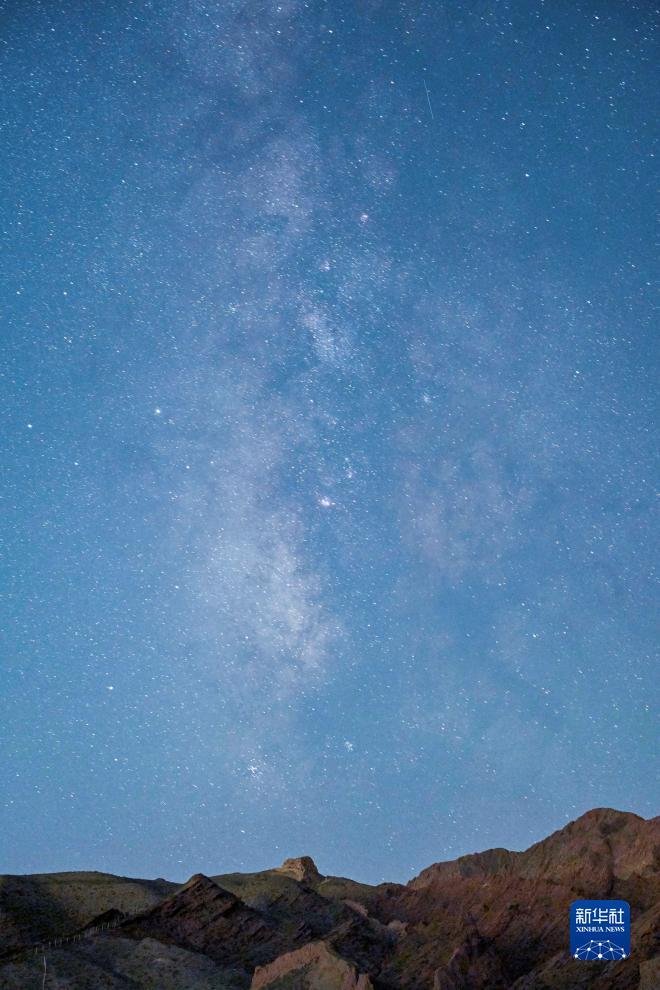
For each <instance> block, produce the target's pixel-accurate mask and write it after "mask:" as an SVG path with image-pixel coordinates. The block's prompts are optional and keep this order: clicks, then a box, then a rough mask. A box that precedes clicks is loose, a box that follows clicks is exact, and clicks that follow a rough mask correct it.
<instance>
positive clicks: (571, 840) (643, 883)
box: [408, 808, 660, 908]
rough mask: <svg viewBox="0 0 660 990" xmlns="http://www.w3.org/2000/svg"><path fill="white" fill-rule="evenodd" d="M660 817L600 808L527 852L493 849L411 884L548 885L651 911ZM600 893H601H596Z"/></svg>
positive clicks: (659, 864)
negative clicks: (509, 881)
mask: <svg viewBox="0 0 660 990" xmlns="http://www.w3.org/2000/svg"><path fill="white" fill-rule="evenodd" d="M659 868H660V818H652V819H650V820H648V821H647V820H645V819H644V818H640V817H639V816H638V815H633V814H630V813H627V812H621V811H615V810H614V809H612V808H596V809H594V810H593V811H589V812H587V813H586V814H585V815H582V816H581V817H580V818H578V819H577V820H576V821H574V822H571V823H570V824H568V825H566V826H565V827H564V828H562V829H560V830H559V831H557V832H554V833H553V834H552V835H550V836H548V838H547V839H542V840H541V841H540V842H537V843H535V844H534V845H533V846H531V847H530V848H529V849H526V850H525V851H524V852H509V850H507V849H488V850H486V852H482V853H474V854H472V855H469V856H461V857H459V859H456V860H451V861H449V862H444V863H434V864H433V866H429V867H427V868H426V869H425V870H422V872H421V873H420V874H419V876H417V877H415V878H414V879H413V880H411V881H410V882H409V884H408V886H409V887H411V888H413V889H421V888H423V887H428V886H430V885H432V884H436V883H441V882H445V881H447V880H453V879H456V878H459V877H461V878H466V879H467V878H471V877H472V878H483V879H486V878H489V877H516V878H520V879H523V880H533V881H540V880H547V881H549V882H552V883H556V884H562V885H564V886H567V887H570V889H571V890H573V891H575V893H576V895H580V894H584V895H585V896H589V897H596V896H598V897H621V898H624V899H626V900H632V901H633V903H635V904H637V905H639V906H640V907H642V908H646V907H647V906H649V904H651V903H653V901H654V899H655V898H656V897H657V879H658V872H659ZM596 892H597V893H596Z"/></svg>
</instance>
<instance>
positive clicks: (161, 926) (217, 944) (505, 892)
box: [0, 808, 660, 990]
mask: <svg viewBox="0 0 660 990" xmlns="http://www.w3.org/2000/svg"><path fill="white" fill-rule="evenodd" d="M581 896H587V897H592V898H595V899H601V898H608V897H615V898H621V899H624V900H628V901H629V903H630V905H631V911H632V918H633V925H632V929H633V949H632V954H631V958H630V959H628V960H625V961H622V962H612V963H606V964H603V965H600V964H597V965H596V966H595V968H594V965H593V964H584V963H581V962H579V961H577V962H576V961H575V960H573V959H571V958H570V957H569V955H568V952H567V939H568V922H567V917H568V906H569V904H570V903H571V901H572V900H574V899H577V898H578V897H581ZM104 920H105V923H106V926H107V925H111V926H112V927H111V928H107V927H106V928H102V927H101V926H102V924H103V921H104ZM659 920H660V818H657V817H656V818H651V819H644V818H642V817H641V816H639V815H636V814H633V813H631V812H623V811H618V810H616V809H612V808H595V809H592V810H591V811H588V812H586V813H585V814H583V815H581V816H580V817H579V818H577V819H576V820H575V821H572V822H569V823H568V824H567V825H565V826H564V827H563V828H561V829H558V830H556V831H555V832H553V833H551V834H550V835H548V836H546V837H545V838H543V839H541V840H539V841H538V842H536V843H533V844H532V845H531V846H530V847H529V848H528V849H526V850H522V851H520V852H515V851H511V850H507V849H504V848H495V849H488V850H484V851H482V852H477V853H470V854H468V855H466V856H460V857H458V858H457V859H454V860H449V861H445V862H437V863H433V864H431V865H430V866H428V867H426V868H425V869H424V870H422V871H421V872H420V873H419V874H417V876H415V877H413V878H411V880H409V881H408V883H407V884H398V883H381V884H378V885H370V884H363V883H359V882H357V881H353V880H351V879H350V878H347V877H333V876H325V875H324V874H322V873H321V872H320V871H319V870H318V868H317V866H316V863H315V862H314V860H313V859H312V857H311V856H308V855H304V856H298V857H290V858H288V859H286V860H285V861H284V863H283V864H282V865H281V866H279V867H273V868H271V869H267V870H262V871H258V872H256V873H226V874H218V875H217V876H213V877H208V876H205V875H204V874H201V873H197V874H193V876H191V877H190V878H189V880H188V881H186V882H185V883H183V884H176V883H171V882H169V881H166V880H163V879H162V878H158V879H156V880H140V879H136V878H130V877H116V876H114V875H112V874H104V873H98V872H96V871H86V872H83V873H74V872H63V873H57V874H33V875H28V876H19V875H6V876H0V990H22V988H23V987H27V986H30V985H37V984H35V983H34V981H35V978H36V975H37V973H38V970H39V965H40V958H41V955H44V954H45V955H47V962H48V966H49V967H50V969H49V973H50V975H49V980H50V982H49V984H48V986H49V987H53V988H58V990H59V988H62V990H64V988H65V987H66V988H67V990H68V988H70V987H72V988H75V987H76V986H80V987H81V988H83V987H85V988H89V990H97V988H99V990H100V988H101V987H103V988H104V990H105V988H110V990H128V988H131V990H134V988H136V987H138V988H139V987H144V988H145V990H147V988H154V990H155V988H158V990H222V988H225V990H248V988H250V987H252V988H253V990H262V988H263V990H266V988H267V990H307V988H308V990H342V988H343V990H347V988H349V987H351V988H356V990H424V988H428V990H498V988H499V990H514V988H515V990H564V988H565V990H569V988H570V990H573V988H574V987H585V988H587V987H591V986H594V987H598V988H600V987H602V988H611V990H638V988H639V990H650V988H651V987H655V986H660V948H659V946H658V942H657V930H658V921H659ZM72 933H74V937H75V939H76V941H73V942H67V943H66V944H65V945H53V944H50V943H52V940H53V939H58V938H62V937H65V936H69V937H70V936H71V935H72ZM44 943H49V944H48V946H47V948H45V949H42V950H40V956H39V958H37V956H35V954H34V950H35V946H37V945H42V946H43V945H44ZM30 953H32V955H31V954H30Z"/></svg>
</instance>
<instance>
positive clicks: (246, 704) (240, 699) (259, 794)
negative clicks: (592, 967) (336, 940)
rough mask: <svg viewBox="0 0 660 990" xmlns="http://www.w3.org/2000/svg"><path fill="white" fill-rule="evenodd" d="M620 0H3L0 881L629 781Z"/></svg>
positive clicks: (643, 733) (297, 837)
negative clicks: (3, 875) (99, 0)
mask: <svg viewBox="0 0 660 990" xmlns="http://www.w3.org/2000/svg"><path fill="white" fill-rule="evenodd" d="M656 26H657V24H656V22H655V18H654V11H653V9H652V5H651V4H648V3H641V2H639V3H637V2H626V3H619V2H599V3H597V2H593V3H591V2H590V3H586V2H582V3H579V2H578V3H576V2H570V3H569V2H566V3H564V2H559V3H555V2H553V3H543V2H535V0H511V2H504V0H502V2H495V0H491V2H485V0H484V2H478V0H475V2H472V3H465V4H456V3H448V2H447V3H442V2H433V3H395V2H387V3H385V2H380V0H361V2H357V3H356V2H354V0H351V2H333V3H327V4H326V3H320V2H319V3H312V2H310V3H303V2H301V0H282V2H281V3H279V4H278V3H275V2H273V3H261V2H251V0H240V2H238V0H234V2H229V0H228V2H208V3H204V2H193V0H187V2H184V0H158V2H148V0H135V2H129V0H123V2H122V0H116V2H113V3H110V4H107V5H99V4H89V3H85V2H82V0H78V2H75V0H74V2H72V0H67V2H66V3H58V2H55V0H49V2H47V3H46V2H43V3H39V2H35V0H22V2H21V3H18V2H4V3H0V36H1V44H0V56H1V58H2V63H1V68H0V72H1V74H2V80H1V81H2V85H1V86H0V102H1V108H0V126H1V129H2V130H1V133H2V155H3V158H4V161H3V163H2V167H3V168H2V170H3V175H4V176H5V181H4V195H3V197H2V207H1V224H0V227H1V231H2V249H3V250H2V254H3V264H2V290H3V291H2V298H3V314H4V319H3V322H4V330H3V335H2V345H1V348H2V379H1V381H2V397H3V401H2V419H1V423H0V430H1V436H2V441H1V442H2V447H3V449H2V466H3V484H2V520H3V521H2V562H1V565H0V567H1V570H0V580H1V582H2V586H3V588H4V594H3V598H2V605H1V608H2V614H1V616H0V626H1V627H2V630H3V632H2V668H1V682H0V687H1V690H2V698H3V712H4V714H3V718H2V724H1V725H0V746H1V751H2V754H3V755H2V760H1V762H0V872H14V873H19V872H32V871H49V870H64V869H90V868H96V869H101V870H108V871H112V872H118V873H127V874H133V875H140V876H154V875H162V876H166V877H169V878H171V879H184V878H186V877H187V876H188V875H189V874H191V873H193V872H195V871H197V870H201V871H204V872H206V873H213V872H220V871H226V870H234V869H259V868H265V867H267V866H271V865H275V864H277V863H279V862H280V861H281V860H282V859H283V858H284V857H285V856H290V855H300V854H302V853H308V854H311V855H312V856H314V858H315V859H316V861H317V864H318V866H319V869H320V870H321V871H322V872H326V873H340V874H349V875H352V876H354V877H356V878H357V879H362V880H366V881H375V882H377V881H380V880H381V879H385V878H387V879H393V880H404V879H407V878H409V877H410V876H411V875H413V874H414V873H415V872H417V871H418V870H419V869H420V868H421V867H423V866H425V865H427V864H428V863H430V862H432V861H434V860H438V859H442V858H449V857H453V856H456V855H459V854H462V853H465V852H469V851H473V850H475V849H482V848H485V847H488V846H492V845H505V846H509V847H512V848H521V847H524V846H526V845H529V844H530V843H531V842H532V841H534V840H536V839H538V838H540V837H541V836H543V835H544V834H546V833H548V832H550V831H551V830H553V829H555V828H558V827H560V826H561V825H563V824H564V823H565V822H566V821H567V820H568V819H570V818H574V817H576V816H577V815H578V814H580V813H582V812H583V811H585V810H586V809H588V808H590V807H593V806H599V805H613V806H616V807H620V808H624V809H629V810H632V811H636V812H638V813H641V814H643V815H650V814H654V813H657V811H658V791H657V788H656V787H655V785H654V778H653V776H652V774H651V766H652V759H653V755H654V742H655V740H656V739H657V736H656V725H655V723H654V717H655V712H656V710H657V700H658V699H657V694H656V695H655V697H654V690H656V688H657V667H655V663H656V657H655V656H654V644H655V642H656V639H657V623H656V622H655V621H654V617H653V611H654V609H653V606H654V603H655V602H656V601H657V596H656V586H655V585H654V583H653V564H654V560H655V559H656V558H657V538H656V535H655V534H656V532H657V530H656V529H655V527H654V523H655V518H654V516H653V508H652V507H653V502H654V498H655V492H654V480H655V481H656V488H657V474H658V472H657V467H658V463H657V445H656V440H655V437H654V433H653V427H654V424H655V422H656V421H657V408H656V400H655V395H654V385H655V383H656V381H657V371H658V348H657V338H656V337H655V336H654V334H653V331H654V329H655V327H654V323H653V316H654V315H655V314H654V309H653V296H652V292H653V289H654V285H655V276H656V270H655V268H654V254H653V247H652V228H651V225H652V214H653V208H654V187H655V181H654V180H656V179H657V167H656V159H655V158H654V151H655V150H656V146H657V134H656V132H655V131H654V118H655V117H656V116H657V109H658V107H657V93H658V82H659V80H658V77H657V72H656V71H655V69H654V65H655V64H657V56H658V53H657V45H656V44H655V43H654V34H655V28H656ZM427 93H428V97H427Z"/></svg>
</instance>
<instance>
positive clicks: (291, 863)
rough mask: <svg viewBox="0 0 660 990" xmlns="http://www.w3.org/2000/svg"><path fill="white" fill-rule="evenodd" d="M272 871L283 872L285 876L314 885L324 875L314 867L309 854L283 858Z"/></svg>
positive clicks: (314, 864) (323, 878)
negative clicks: (280, 863)
mask: <svg viewBox="0 0 660 990" xmlns="http://www.w3.org/2000/svg"><path fill="white" fill-rule="evenodd" d="M273 872H274V873H284V874H285V876H287V877H292V878H293V879H294V880H297V881H298V883H307V884H310V885H312V886H313V885H314V884H317V883H321V881H322V880H325V877H324V876H323V875H322V874H321V873H319V871H318V870H317V869H316V863H315V862H314V860H313V859H312V857H311V856H298V857H294V858H293V859H285V860H284V862H283V863H282V865H281V866H277V867H276V868H275V870H274V871H273Z"/></svg>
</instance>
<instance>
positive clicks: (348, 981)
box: [251, 941, 373, 990]
mask: <svg viewBox="0 0 660 990" xmlns="http://www.w3.org/2000/svg"><path fill="white" fill-rule="evenodd" d="M262 988H268V990H373V986H372V983H371V980H370V979H369V976H368V975H367V974H366V973H358V972H357V970H356V968H355V966H353V965H352V964H351V963H349V962H347V960H346V959H343V958H342V957H341V956H340V955H339V954H338V953H337V952H335V951H334V950H333V949H332V948H331V947H330V946H329V945H328V944H327V943H326V942H323V941H321V942H310V943H308V945H305V946H304V947H303V948H302V949H297V950H296V951H295V952H287V953H286V954H285V955H283V956H280V957H279V958H278V959H275V960H274V961H273V962H272V963H269V964H268V965H267V966H258V967H257V969H256V970H255V973H254V976H253V978H252V986H251V990H262Z"/></svg>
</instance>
